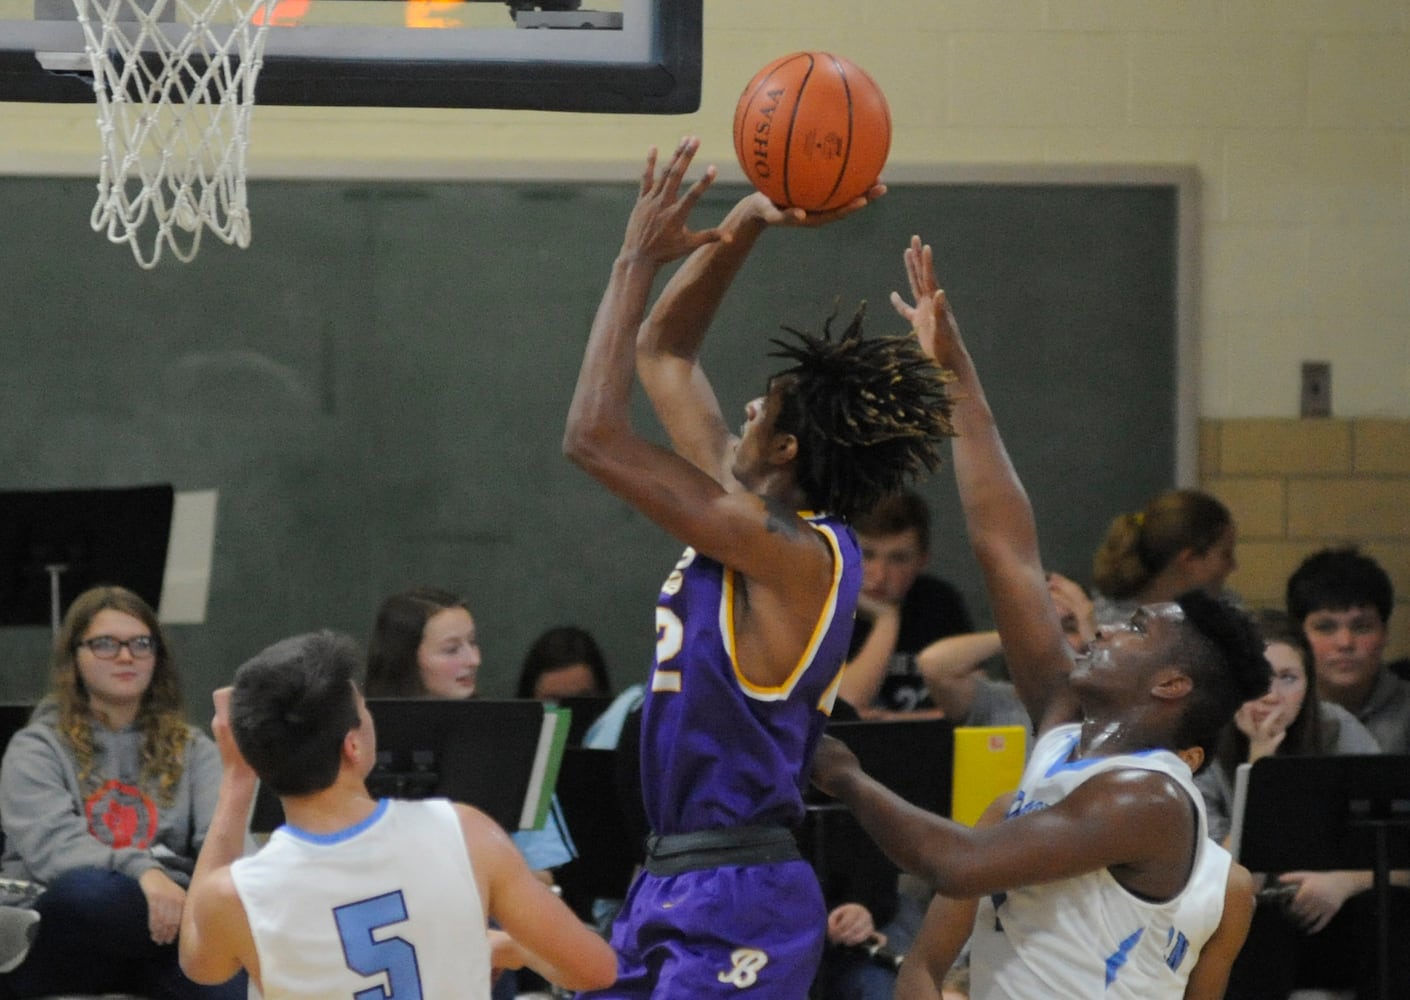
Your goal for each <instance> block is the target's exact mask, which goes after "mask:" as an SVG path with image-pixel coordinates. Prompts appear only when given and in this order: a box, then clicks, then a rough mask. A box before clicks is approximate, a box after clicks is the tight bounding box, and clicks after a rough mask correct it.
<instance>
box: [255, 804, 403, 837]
mask: <svg viewBox="0 0 1410 1000" xmlns="http://www.w3.org/2000/svg"><path fill="white" fill-rule="evenodd" d="M390 805H391V802H390V801H389V800H387V799H378V800H377V808H376V809H373V810H372V814H371V815H370V816H368V817H367V818H366V819H364V820H361V821H359V822H357V823H354V824H353V825H352V826H349V827H344V828H343V829H341V830H335V831H334V832H333V833H311V832H309V831H308V830H305V829H302V828H301V827H297V826H295V825H294V824H292V823H285V824H284V825H283V826H281V827H280V828H279V829H281V830H288V831H289V833H290V835H291V836H294V837H297V838H298V839H299V840H302V841H305V842H307V843H310V844H323V845H324V846H329V845H332V844H341V843H342V842H343V841H345V840H351V839H352V838H353V837H356V836H357V835H358V834H359V833H361V832H362V831H363V830H366V829H367V828H368V827H369V826H371V825H372V824H373V823H375V822H377V821H378V820H379V819H381V818H382V816H383V815H384V814H385V813H386V812H387V808H388V807H389V806H390Z"/></svg>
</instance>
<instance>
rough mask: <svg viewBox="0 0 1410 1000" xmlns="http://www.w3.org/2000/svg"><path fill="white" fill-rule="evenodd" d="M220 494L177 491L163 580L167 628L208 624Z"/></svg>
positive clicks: (162, 609)
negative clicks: (207, 616)
mask: <svg viewBox="0 0 1410 1000" xmlns="http://www.w3.org/2000/svg"><path fill="white" fill-rule="evenodd" d="M218 495H219V491H218V490H177V491H176V501H175V504H174V505H173V506H172V511H171V543H170V544H169V545H168V546H167V551H166V574H165V575H164V576H163V577H162V604H161V607H160V608H158V609H157V617H158V618H160V619H161V621H162V624H164V625H200V624H202V623H204V622H205V620H206V602H207V599H208V598H209V597H210V589H211V564H212V562H213V557H214V554H215V508H216V500H217V498H218Z"/></svg>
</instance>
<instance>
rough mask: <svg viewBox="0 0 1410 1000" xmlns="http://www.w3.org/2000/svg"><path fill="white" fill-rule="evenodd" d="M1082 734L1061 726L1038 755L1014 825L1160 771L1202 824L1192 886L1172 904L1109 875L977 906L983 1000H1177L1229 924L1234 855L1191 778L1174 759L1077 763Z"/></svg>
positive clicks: (1147, 756) (977, 970)
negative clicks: (1118, 777)
mask: <svg viewBox="0 0 1410 1000" xmlns="http://www.w3.org/2000/svg"><path fill="white" fill-rule="evenodd" d="M1080 734H1081V727H1080V726H1077V725H1070V726H1059V727H1057V728H1055V729H1053V730H1052V731H1050V732H1048V733H1046V734H1045V735H1044V736H1043V737H1042V738H1041V739H1040V740H1039V741H1038V743H1037V745H1036V746H1035V747H1034V748H1033V756H1032V757H1031V758H1030V760H1029V763H1028V766H1027V768H1025V770H1024V774H1023V780H1022V782H1021V783H1020V785H1019V789H1018V794H1017V795H1016V796H1015V798H1014V801H1013V805H1012V806H1011V807H1010V808H1009V811H1008V817H1013V816H1017V815H1021V814H1022V813H1025V812H1029V811H1032V810H1035V809H1043V808H1046V807H1048V806H1051V805H1054V804H1056V803H1057V802H1060V801H1061V800H1062V799H1063V798H1065V797H1066V796H1067V795H1069V794H1070V793H1071V792H1072V791H1073V789H1075V788H1076V787H1077V786H1078V785H1080V784H1081V783H1082V782H1084V781H1086V780H1088V779H1089V778H1091V777H1093V776H1094V775H1098V774H1102V773H1104V772H1106V771H1113V770H1119V769H1127V768H1136V769H1139V770H1144V771H1158V772H1160V773H1161V774H1167V775H1169V776H1170V777H1172V778H1174V779H1175V780H1176V781H1177V782H1179V784H1180V787H1181V788H1183V789H1184V790H1185V794H1186V795H1188V796H1189V797H1190V801H1191V802H1193V803H1194V806H1195V809H1196V811H1197V812H1198V815H1199V831H1198V833H1199V836H1198V841H1197V845H1196V848H1195V851H1196V855H1195V863H1194V867H1193V869H1192V871H1191V874H1190V880H1189V882H1187V883H1186V885H1185V888H1184V889H1183V890H1182V891H1181V892H1180V893H1179V895H1177V896H1176V897H1175V898H1174V899H1171V900H1169V901H1167V902H1163V903H1159V902H1151V901H1149V900H1144V899H1141V898H1140V897H1138V896H1134V895H1132V894H1131V893H1130V892H1129V891H1128V890H1126V889H1125V888H1123V887H1122V886H1121V884H1120V883H1118V882H1117V881H1116V879H1115V878H1113V877H1112V875H1111V872H1109V871H1107V870H1106V869H1105V868H1103V869H1101V870H1099V871H1095V872H1088V873H1087V874H1085V875H1079V876H1077V877H1076V878H1070V879H1064V880H1062V881H1060V882H1049V883H1046V884H1043V885H1035V886H1030V887H1027V888H1023V889H1015V890H1013V891H1010V892H1007V893H996V894H995V895H993V896H990V897H988V898H985V899H982V900H980V903H979V911H978V913H977V915H976V917H975V922H974V937H973V941H972V944H971V952H970V977H971V984H972V987H971V988H972V990H973V993H972V995H973V996H974V998H975V1000H1054V998H1071V1000H1090V998H1092V997H1101V998H1104V1000H1117V998H1120V1000H1165V998H1170V1000H1180V998H1181V997H1183V996H1184V993H1185V983H1186V981H1187V980H1188V979H1189V975H1190V970H1191V969H1193V968H1194V965H1195V962H1196V961H1197V960H1198V959H1199V954H1200V950H1201V949H1202V948H1203V947H1204V944H1205V942H1206V941H1208V940H1209V938H1210V935H1212V934H1213V933H1214V931H1215V928H1217V927H1218V926H1219V920H1220V918H1221V916H1222V915H1223V912H1224V891H1225V882H1226V879H1227V878H1228V874H1229V865H1230V862H1231V859H1230V857H1229V853H1228V852H1227V851H1225V850H1224V849H1223V848H1222V847H1220V846H1219V845H1218V844H1216V843H1214V842H1213V841H1212V840H1210V839H1209V837H1208V833H1207V827H1206V823H1205V814H1204V800H1203V798H1202V797H1201V796H1200V793H1199V791H1198V790H1197V789H1196V788H1195V784H1194V778H1193V776H1192V775H1191V774H1190V769H1189V767H1187V766H1186V765H1185V763H1184V761H1182V760H1180V758H1179V757H1177V756H1175V755H1174V754H1173V753H1169V752H1168V751H1164V750H1158V751H1147V752H1143V753H1136V754H1128V755H1123V756H1118V757H1105V758H1102V757H1098V758H1090V759H1083V760H1069V759H1068V757H1069V755H1070V754H1071V753H1072V750H1073V748H1074V747H1075V746H1076V745H1077V740H1078V738H1079V736H1080Z"/></svg>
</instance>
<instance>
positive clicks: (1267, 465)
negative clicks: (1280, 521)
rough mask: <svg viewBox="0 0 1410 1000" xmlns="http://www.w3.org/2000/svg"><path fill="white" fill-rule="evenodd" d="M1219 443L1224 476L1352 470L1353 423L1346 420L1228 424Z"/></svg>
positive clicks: (1344, 471)
mask: <svg viewBox="0 0 1410 1000" xmlns="http://www.w3.org/2000/svg"><path fill="white" fill-rule="evenodd" d="M1219 439H1220V463H1219V465H1220V471H1221V472H1222V473H1223V474H1224V475H1226V476H1230V475H1266V474H1275V475H1276V474H1279V473H1286V474H1289V475H1293V474H1303V475H1307V474H1311V475H1335V474H1337V473H1347V472H1350V471H1351V424H1350V423H1349V422H1348V421H1345V420H1283V419H1251V420H1226V421H1224V423H1223V426H1222V428H1221V430H1220V434H1219Z"/></svg>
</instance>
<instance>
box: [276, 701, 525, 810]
mask: <svg viewBox="0 0 1410 1000" xmlns="http://www.w3.org/2000/svg"><path fill="white" fill-rule="evenodd" d="M367 711H368V712H369V713H370V714H371V716H372V722H373V725H374V726H375V727H376V731H377V764H376V766H375V767H374V768H373V769H372V773H371V774H369V775H368V776H367V790H368V792H369V793H371V794H372V795H373V796H374V797H379V798H380V797H387V798H399V799H424V798H429V797H431V796H442V797H444V798H448V799H450V800H452V801H454V802H464V803H466V804H467V805H472V806H474V807H475V808H477V809H479V810H481V811H482V812H485V813H488V814H489V816H490V817H491V818H492V819H494V821H495V822H497V823H498V824H499V825H500V826H502V827H504V828H505V829H506V830H510V831H513V830H518V829H519V821H520V819H521V818H522V816H523V812H524V802H525V800H526V799H527V798H528V796H529V795H530V794H534V795H537V794H538V793H537V790H535V789H533V788H532V787H531V786H532V774H533V767H534V758H535V756H536V755H537V753H538V747H539V740H540V738H541V736H542V734H543V719H544V707H543V703H542V702H538V701H529V700H521V699H508V698H506V699H489V698H472V699H467V700H464V701H453V700H446V699H439V698H368V699H367ZM283 822H284V809H283V807H282V806H281V805H280V804H279V799H278V797H277V796H276V795H274V793H273V792H271V791H269V790H268V789H267V788H265V786H264V785H261V786H260V791H259V795H258V796H257V797H256V799H255V808H254V814H253V816H252V817H251V820H250V830H251V831H252V832H254V833H269V832H270V831H272V830H274V829H276V828H277V827H278V826H279V825H280V824H282V823H283Z"/></svg>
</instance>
